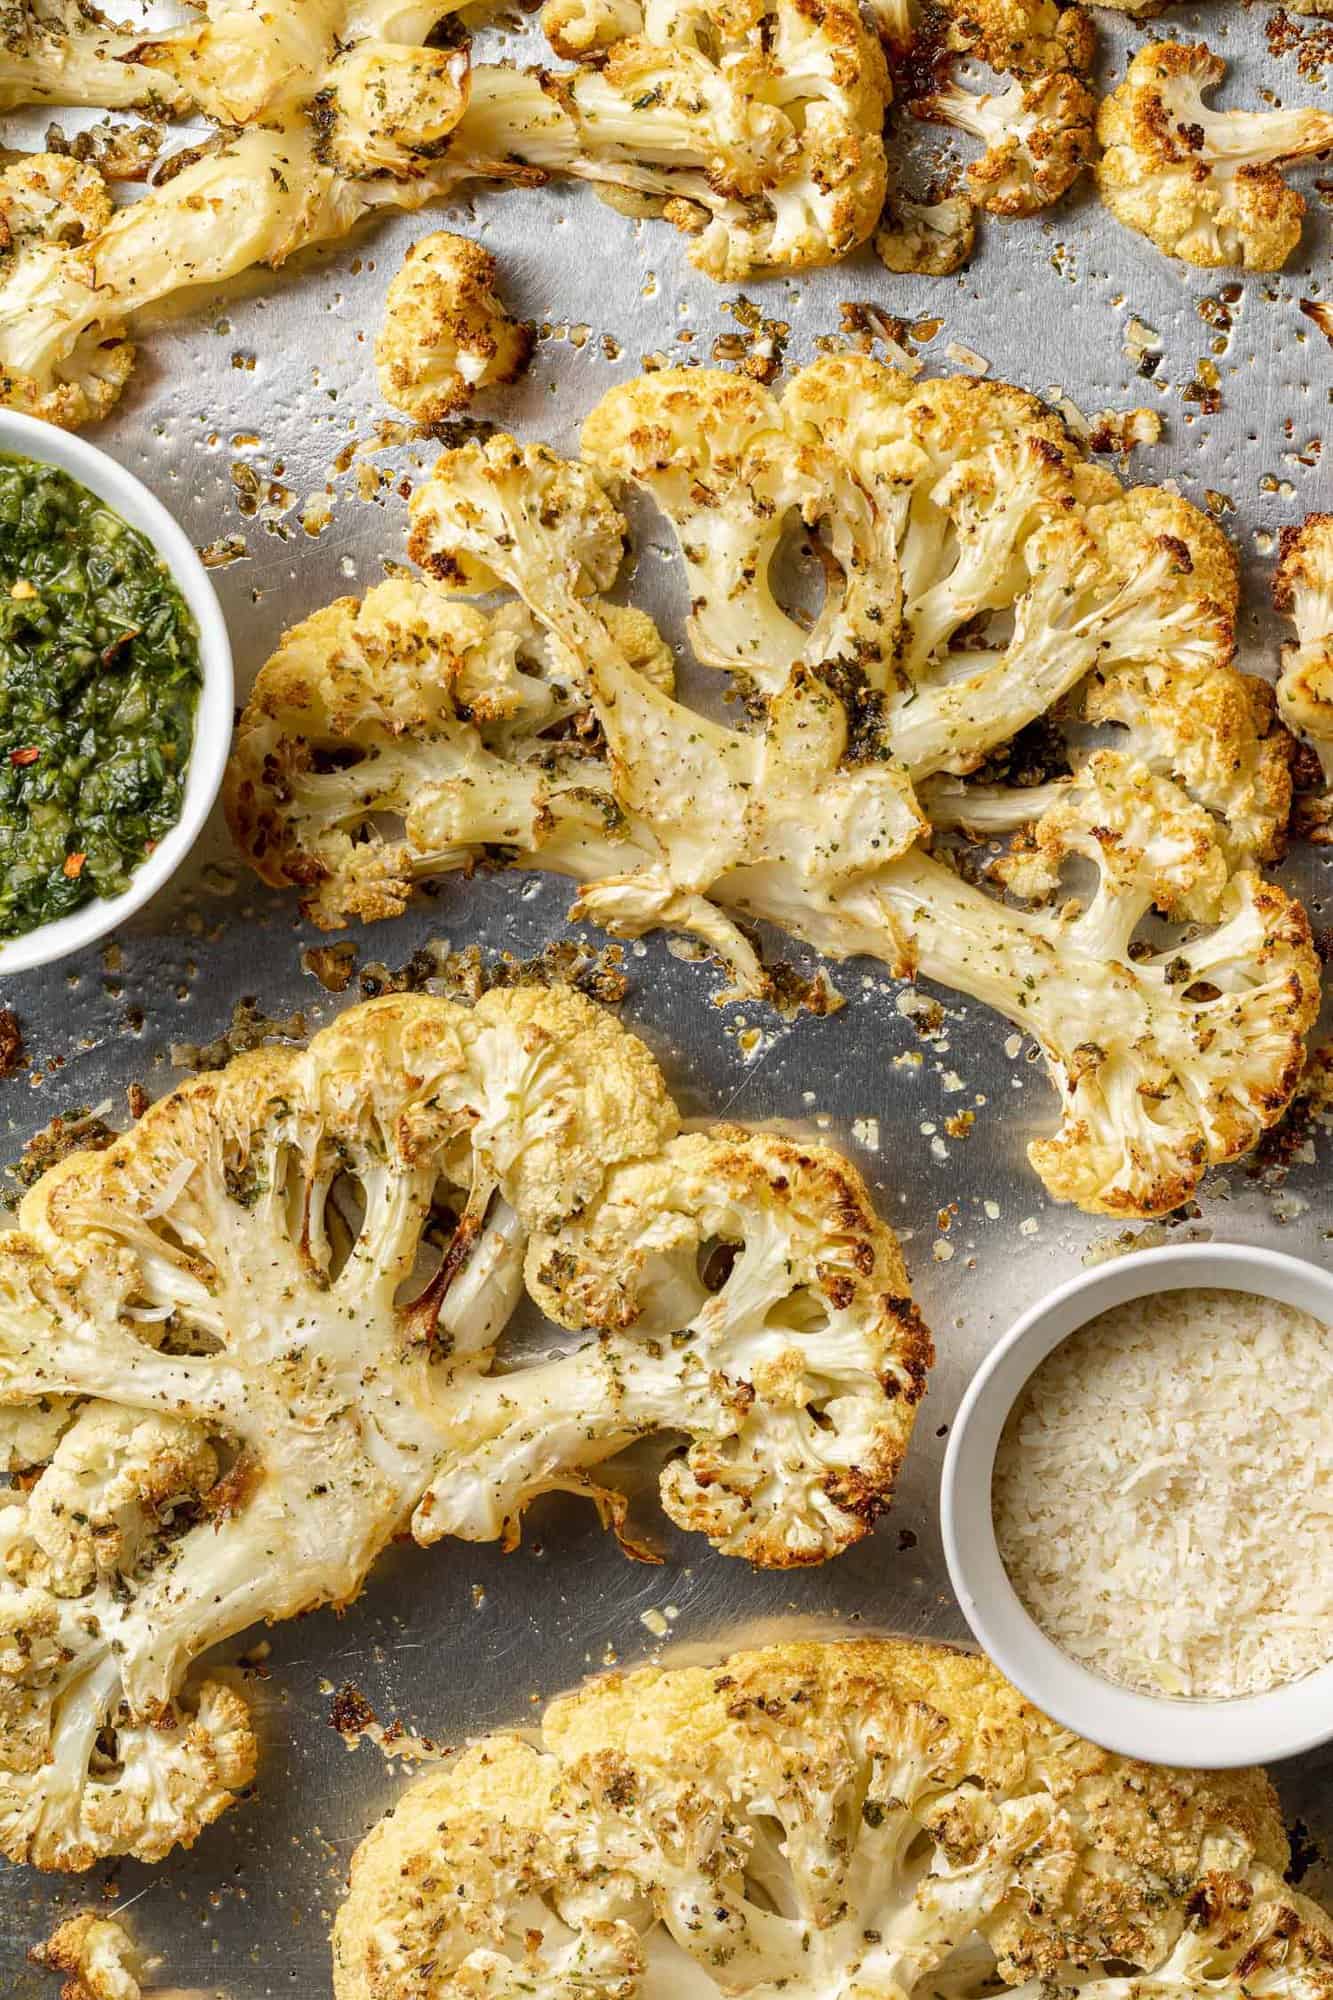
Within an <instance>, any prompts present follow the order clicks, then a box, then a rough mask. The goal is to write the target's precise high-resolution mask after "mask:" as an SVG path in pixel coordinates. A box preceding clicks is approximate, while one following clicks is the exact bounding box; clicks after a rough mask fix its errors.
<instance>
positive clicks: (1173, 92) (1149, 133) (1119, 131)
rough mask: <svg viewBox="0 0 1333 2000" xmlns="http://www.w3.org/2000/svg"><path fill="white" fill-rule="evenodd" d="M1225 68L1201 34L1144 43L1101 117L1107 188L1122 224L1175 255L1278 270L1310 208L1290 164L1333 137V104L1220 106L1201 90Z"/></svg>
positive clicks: (1103, 188) (1105, 196)
mask: <svg viewBox="0 0 1333 2000" xmlns="http://www.w3.org/2000/svg"><path fill="white" fill-rule="evenodd" d="M1226 67H1227V66H1226V64H1225V63H1224V62H1223V61H1222V58H1221V57H1220V56H1215V55H1214V54H1213V53H1212V52H1211V50H1210V49H1208V48H1207V47H1206V46H1205V45H1204V43H1202V42H1154V43H1152V44H1151V45H1150V46H1149V47H1148V48H1146V49H1141V50H1140V51H1139V53H1138V55H1136V56H1135V58H1134V60H1133V62H1132V63H1131V64H1130V66H1129V71H1128V74H1127V75H1126V77H1125V80H1124V82H1123V83H1122V84H1121V86H1120V88H1119V89H1118V90H1116V91H1113V92H1112V94H1111V95H1110V96H1109V97H1108V98H1106V99H1105V100H1104V101H1103V103H1102V108H1101V111H1100V112H1099V114H1098V118H1097V137H1098V138H1099V139H1100V141H1101V143H1102V146H1103V148H1104V149H1105V150H1104V152H1103V155H1102V158H1101V159H1100V160H1099V161H1098V163H1097V167H1096V174H1097V186H1098V188H1099V190H1100V192H1101V197H1102V200H1103V201H1104V202H1105V203H1106V206H1107V207H1108V208H1109V209H1110V211H1111V213H1112V215H1114V217H1115V218H1116V220H1117V222H1123V223H1124V225H1125V227H1126V228H1127V229H1133V230H1136V231H1137V233H1138V234H1139V235H1140V236H1146V237H1147V238H1148V239H1149V241H1150V242H1152V243H1155V244H1156V245H1157V248H1158V249H1159V250H1163V251H1165V252H1166V254H1167V256H1168V257H1179V258H1180V259H1181V260H1182V262H1184V263H1186V264H1197V265H1200V266H1203V267H1204V268H1206V269H1214V268H1222V267H1226V266H1231V265H1238V266H1240V267H1242V268H1243V269H1245V270H1247V271H1277V270H1280V269H1281V268H1282V266H1283V265H1284V264H1285V263H1286V261H1287V259H1288V257H1290V255H1291V253H1292V251H1293V250H1294V249H1295V248H1296V246H1297V244H1298V243H1299V242H1300V237H1301V224H1302V222H1303V220H1304V217H1305V198H1304V196H1303V195H1300V194H1298V193H1297V192H1296V190H1295V188H1292V187H1288V185H1287V183H1286V181H1285V180H1284V179H1283V178H1282V175H1281V173H1280V171H1279V166H1280V163H1282V162H1284V161H1290V160H1299V159H1304V158H1305V157H1306V156H1307V155H1309V154H1311V153H1320V152H1323V151H1324V149H1325V148H1326V147H1329V146H1333V113H1330V112H1327V111H1316V110H1315V109H1314V108H1313V107H1311V106H1306V107H1301V108H1297V109H1293V110H1287V111H1215V110H1213V109H1212V107H1211V106H1210V105H1207V104H1205V103H1204V101H1203V93H1204V91H1206V90H1211V89H1212V88H1213V87H1214V86H1215V85H1216V84H1218V83H1220V82H1221V80H1222V78H1223V77H1224V76H1225V75H1226Z"/></svg>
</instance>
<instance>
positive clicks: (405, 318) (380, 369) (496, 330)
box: [375, 229, 535, 425]
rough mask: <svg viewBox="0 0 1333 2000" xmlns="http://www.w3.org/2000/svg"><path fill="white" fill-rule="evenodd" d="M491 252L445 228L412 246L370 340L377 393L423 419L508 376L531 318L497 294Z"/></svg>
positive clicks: (521, 353) (528, 346) (528, 350)
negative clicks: (513, 311)
mask: <svg viewBox="0 0 1333 2000" xmlns="http://www.w3.org/2000/svg"><path fill="white" fill-rule="evenodd" d="M494 285H495V259H494V257H492V255H491V253H490V251H489V250H483V249H482V247H481V245H480V243H473V242H472V241H470V239H469V238H468V237H466V236H454V235H451V234H450V232H449V231H448V230H447V229H441V230H438V231H437V232H436V233H435V234H434V235H433V236H422V237H419V238H418V240H417V241H416V242H415V243H414V244H413V245H412V247H411V249H410V250H409V251H408V253H407V256H406V258H405V259H404V262H403V266H402V269H401V270H400V271H399V272H398V275H397V276H396V277H395V278H394V280H393V283H392V284H391V285H390V286H389V291H388V297H387V299H386V302H385V311H384V325H383V327H382V328H381V330H380V335H379V338H378V340H377V341H376V342H375V369H376V373H377V374H378V376H379V385H380V394H381V395H382V396H383V397H384V400H385V402H386V403H392V404H393V406H394V408H395V409H396V410H403V411H405V412H406V414H407V415H408V416H409V417H413V418H415V420H416V422H417V423H419V424H422V425H430V424H438V423H442V422H443V421H444V419H445V418H446V417H456V416H458V415H459V414H460V413H461V412H462V411H463V410H465V409H466V408H467V407H468V404H469V403H470V402H471V401H472V398H473V397H474V396H475V395H476V393H477V390H478V389H485V388H489V387H491V386H492V384H495V383H502V382H513V381H515V380H516V379H517V377H518V376H519V375H521V374H522V372H523V370H524V368H526V366H527V364H528V360H529V358H530V356H531V354H532V345H533V340H534V338H535V336H534V332H533V328H532V326H531V324H530V323H529V322H528V321H526V320H516V319H513V318H511V317H510V315H509V313H508V312H507V310H506V309H505V307H504V305H503V304H502V302H501V301H500V300H499V299H498V298H497V297H496V295H495V291H494V289H493V288H494Z"/></svg>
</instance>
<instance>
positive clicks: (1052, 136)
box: [914, 75, 1096, 215]
mask: <svg viewBox="0 0 1333 2000" xmlns="http://www.w3.org/2000/svg"><path fill="white" fill-rule="evenodd" d="M914 109H915V111H916V113H917V115H918V116H919V117H921V118H933V119H938V120H939V121H940V122H941V123H943V124H946V125H956V126H957V127H958V129H959V130H960V131H963V132H970V133H971V134H972V136H973V137H974V138H976V139H981V140H982V141H983V142H984V143H985V147H986V151H985V152H984V153H983V155H982V157H981V158H980V159H979V160H975V161H973V163H972V164H971V166H969V168H968V170H967V189H968V193H969V194H970V195H971V197H972V199H973V201H974V202H976V204H977V206H978V207H979V208H984V209H986V210H988V212H989V213H990V214H991V215H1035V214H1037V212H1038V211H1039V210H1040V209H1043V208H1049V207H1050V205H1051V203H1052V202H1054V201H1058V200H1059V199H1060V196H1061V195H1062V194H1064V193H1065V192H1066V190H1067V189H1068V188H1069V187H1071V186H1072V184H1073V182H1074V181H1075V180H1077V178H1078V176H1079V175H1080V174H1081V173H1082V171H1083V169H1084V167H1085V166H1086V165H1087V163H1088V161H1089V159H1090V158H1091V155H1092V126H1093V119H1094V116H1095V114H1096V100H1095V99H1094V97H1093V95H1092V93H1091V91H1090V90H1089V89H1088V88H1087V86H1086V84H1083V83H1080V82H1079V80H1078V78H1077V77H1075V76H1068V75H1063V76H1043V77H1038V78H1037V79H1036V80H1035V81H1034V82H1031V83H1024V82H1022V81H1021V80H1020V79H1018V78H1015V79H1014V80H1013V81H1012V82H1011V83H1009V84H1007V85H1006V87H1005V88H1004V89H1003V90H1001V91H999V92H996V93H994V94H986V95H983V96H978V95H977V94H976V93H975V92H974V91H971V90H964V89H962V88H961V86H959V85H956V84H955V85H953V86H951V87H950V88H949V89H947V90H940V91H936V92H935V93H934V94H933V95H931V96H929V97H923V98H921V99H919V100H918V102H917V103H916V105H915V106H914Z"/></svg>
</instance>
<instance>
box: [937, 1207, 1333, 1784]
mask: <svg viewBox="0 0 1333 2000" xmlns="http://www.w3.org/2000/svg"><path fill="white" fill-rule="evenodd" d="M1187 1286H1188V1287H1194V1286H1200V1287H1202V1286H1216V1287H1219V1288H1221V1289H1224V1290H1229V1291H1237V1292H1255V1293H1258V1294H1260V1295H1262V1296H1264V1297H1266V1298H1271V1299H1279V1300H1281V1301H1282V1302H1283V1303H1284V1304H1286V1305H1290V1306H1296V1307H1298V1308H1300V1309H1301V1310H1302V1311H1304V1312H1308V1313H1310V1314H1312V1315H1313V1317H1314V1318H1316V1319H1318V1320H1321V1321H1323V1322H1325V1323H1330V1324H1333V1276H1330V1274H1329V1273H1327V1272H1325V1271H1322V1270H1320V1269H1319V1268H1318V1267H1317V1266H1316V1265H1314V1264H1307V1263H1305V1262H1303V1261H1302V1260H1301V1259H1300V1258H1297V1257H1287V1256H1283V1255H1282V1254H1281V1253H1279V1252H1278V1251H1276V1250H1261V1249H1256V1248H1254V1247H1252V1246H1251V1245H1248V1244H1240V1243H1207V1244H1203V1243H1199V1244H1183V1245H1181V1246H1180V1247H1179V1248H1178V1249H1177V1248H1164V1249H1160V1250H1143V1251H1138V1252H1136V1253H1135V1254H1134V1255H1132V1256H1129V1257H1122V1258H1119V1259H1117V1260H1115V1261H1113V1262H1111V1263H1107V1264H1103V1265H1101V1266H1100V1267H1099V1268H1097V1269H1096V1270H1093V1271H1089V1272H1087V1273H1086V1274H1084V1275H1082V1276H1080V1277H1077V1278H1074V1279H1071V1281H1070V1282H1069V1283H1068V1284H1067V1285H1061V1286H1060V1288H1059V1290H1058V1291H1055V1292H1052V1293H1051V1294H1050V1295H1049V1296H1048V1297H1047V1298H1044V1299H1042V1300H1040V1301H1039V1303H1038V1304H1036V1305H1034V1306H1032V1307H1030V1308H1029V1310H1028V1311H1027V1312H1025V1313H1024V1314H1023V1316H1022V1318H1021V1319H1020V1320H1019V1321H1018V1322H1017V1323H1016V1325H1014V1326H1013V1327H1011V1328H1010V1330H1009V1332H1008V1333H1007V1334H1006V1335H1005V1336H1004V1338H1003V1339H1002V1340H1001V1341H1000V1343H999V1345H998V1346H997V1347H996V1348H994V1350H993V1351H992V1352H991V1353H990V1354H989V1355H988V1356H987V1358H986V1360H985V1361H984V1362H983V1363H982V1365H981V1367H980V1368H979V1369H978V1370H977V1373H976V1374H975V1376H974V1377H973V1378H972V1381H971V1383H970V1385H969V1387H968V1390H967V1394H966V1395H965V1396H964V1398H963V1402H962V1406H961V1408H960V1409H959V1412H958V1416H957V1419H956V1421H955V1423H954V1426H953V1433H952V1436H951V1437H950V1439H949V1447H948V1450H947V1452H946V1454H945V1460H944V1474H943V1482H942V1488H941V1495H940V1512H941V1521H942V1527H943V1532H944V1552H945V1556H946V1559H947V1561H948V1564H949V1575H950V1577H951V1579H952V1581H953V1587H954V1591H955V1593H956V1595H957V1598H958V1602H959V1604H960V1606H961V1607H962V1611H963V1615H964V1616H965V1617H966V1619H967V1622H968V1624H969V1625H970V1626H971V1627H972V1630H973V1632H974V1633H975V1634H976V1636H977V1639H978V1641H979V1642H980V1644H981V1645H982V1646H983V1647H984V1648H985V1650H986V1652H987V1653H989V1655H990V1657H991V1658H992V1660H994V1662H995V1664H996V1666H997V1667H998V1668H999V1669H1000V1671H1001V1673H1003V1674H1004V1675H1006V1677H1007V1678H1008V1679H1009V1680H1011V1681H1012V1682H1013V1684H1014V1686H1015V1687H1017V1688H1019V1689H1021V1690H1022V1692H1023V1693H1024V1694H1025V1695H1027V1697H1028V1699H1029V1700H1030V1701H1034V1702H1035V1703H1036V1704H1037V1706H1038V1707H1039V1708H1042V1709H1044V1710H1045V1711H1046V1713H1047V1714H1048V1715H1050V1716H1053V1717H1054V1719H1055V1720H1056V1721H1057V1722H1061V1723H1064V1724H1065V1726H1066V1727H1067V1728H1069V1729H1074V1730H1077V1731H1078V1733H1079V1735H1080V1736H1086V1737H1088V1738H1090V1739H1091V1741H1092V1742H1094V1743H1100V1744H1101V1745H1102V1746H1103V1747H1104V1748H1105V1749H1108V1750H1118V1751H1120V1752H1121V1753H1122V1754H1123V1755H1125V1756H1129V1757H1141V1758H1144V1759H1146V1760H1147V1761H1148V1762H1150V1763H1154V1764H1177V1765H1193V1766H1197V1767H1199V1768H1201V1769H1213V1770H1220V1769H1227V1768H1229V1767H1231V1766H1233V1765H1237V1764H1264V1763H1269V1762H1271V1761H1273V1760H1274V1759H1276V1758H1279V1757H1292V1756H1296V1755H1298V1754H1299V1753H1301V1752H1303V1751H1306V1750H1310V1749H1313V1748H1314V1747H1315V1745H1317V1744H1320V1743H1325V1742H1328V1741H1329V1740H1330V1739H1331V1738H1333V1664H1330V1665H1329V1666H1326V1667H1321V1668H1320V1669H1319V1671H1318V1672H1317V1673H1313V1674H1310V1675H1308V1676H1306V1678H1305V1679H1303V1680H1298V1681H1289V1682H1287V1683H1286V1684H1285V1685H1283V1686H1281V1687H1277V1688H1273V1689H1270V1690H1269V1691H1268V1692H1267V1693H1265V1694H1255V1695H1244V1696H1239V1697H1237V1698H1236V1699H1234V1700H1230V1701H1189V1700H1172V1699H1170V1698H1168V1697H1164V1696H1155V1695H1147V1694H1139V1693H1137V1692H1135V1691H1134V1690H1132V1689H1130V1688H1125V1687H1117V1686H1114V1685H1112V1683H1111V1682H1109V1681H1106V1680H1103V1679H1102V1677H1101V1676H1100V1675H1099V1674H1094V1673H1091V1672H1090V1671H1089V1670H1088V1668H1086V1667H1083V1666H1080V1665H1079V1664H1078V1662H1077V1661H1075V1660H1072V1659H1071V1658H1070V1657H1069V1655H1068V1654H1067V1653H1064V1652H1062V1651H1061V1650H1060V1648H1059V1647H1058V1646H1056V1645H1055V1644H1053V1642H1052V1641H1051V1640H1050V1639H1048V1638H1047V1636H1046V1634H1045V1633H1044V1632H1043V1631H1042V1630H1041V1628H1040V1626H1039V1625H1037V1624H1036V1622H1035V1621H1034V1620H1033V1619H1032V1618H1031V1617H1030V1616H1029V1614H1028V1612H1027V1611H1026V1610H1025V1609H1024V1608H1023V1605H1022V1604H1021V1602H1020V1601H1019V1598H1018V1595H1017V1593H1016V1591H1015V1590H1014V1587H1013V1585H1012V1584H1011V1583H1010V1581H1009V1578H1008V1575H1007V1573H1006V1571H1005V1568H1004V1564H1003V1563H1002V1562H1001V1560H1000V1552H999V1549H998V1547H997V1546H996V1541H995V1529H994V1526H993V1524H992V1519H991V1475H992V1471H993V1468H994V1464H995V1452H996V1448H997V1446H998V1445H999V1442H1000V1434H1001V1432H1002V1431H1003V1429H1004V1425H1005V1420H1006V1418H1007V1417H1008V1415H1009V1412H1010V1410H1011V1409H1012V1408H1013V1406H1014V1403H1015V1401H1016V1400H1017V1398H1018V1396H1019V1395H1020V1393H1021V1392H1022V1389H1023V1386H1024V1384H1025V1383H1026V1382H1027V1380H1028V1378H1029V1376H1030V1375H1031V1374H1032V1372H1033V1370H1034V1369H1035V1368H1037V1367H1038V1366H1039V1365H1040V1363H1041V1362H1042V1361H1044V1360H1045V1358H1046V1356H1047V1355H1048V1354H1049V1353H1050V1352H1051V1350H1052V1349H1053V1348H1055V1347H1058V1346H1059V1344H1060V1342H1061V1341H1062V1340H1065V1339H1067V1338H1068V1337H1069V1335H1070V1334H1071V1333H1075V1332H1076V1331H1077V1330H1078V1329H1079V1328H1080V1327H1081V1326H1085V1325H1086V1324H1087V1322H1088V1321H1089V1320H1091V1319H1095V1318H1096V1317H1097V1315H1098V1314H1099V1313H1103V1312H1106V1311H1107V1310H1108V1308H1110V1307H1112V1306H1118V1305H1123V1304H1124V1303H1125V1301H1126V1300H1128V1299H1137V1298H1143V1297H1145V1296H1146V1295H1148V1294H1150V1293H1153V1292H1165V1291H1179V1290H1181V1289H1182V1288H1184V1287H1187ZM1330 1421H1333V1418H1331V1419H1330Z"/></svg>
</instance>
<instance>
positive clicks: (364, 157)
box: [313, 42, 470, 181]
mask: <svg viewBox="0 0 1333 2000" xmlns="http://www.w3.org/2000/svg"><path fill="white" fill-rule="evenodd" d="M469 67H470V58H469V53H468V50H467V49H466V48H456V49H425V48H414V47H399V46H397V45H396V44H394V43H391V42H360V43H358V44H357V46H356V47H355V48H352V49H348V50H346V51H344V52H343V53H342V54H340V55H339V56H338V58H337V60H336V61H335V62H333V63H332V64H330V66H329V68H328V69H327V70H326V72H325V74H324V77H323V80H322V84H321V88H320V90H319V92H318V94H317V95H316V97H315V98H314V100H313V105H314V114H313V115H314V118H315V123H316V125H317V127H318V129H319V134H320V150H321V156H322V157H323V158H324V159H326V160H327V161H328V162H329V163H330V164H331V165H333V166H335V167H336V168H337V169H338V171H339V172H340V173H344V174H350V175H352V176H354V177H357V178H360V177H364V176H374V175H377V174H388V175H391V176H392V177H393V178H394V179H395V180H404V181H410V180H415V179H417V178H419V177H420V176H422V175H429V173H430V172H431V163H432V161H434V160H437V159H438V158H439V156H440V154H441V153H442V152H443V151H445V149H446V148H447V146H448V144H449V139H450V136H451V134H452V133H453V130H454V128H455V126H456V125H457V124H458V121H459V119H460V118H461V117H462V115H463V112H464V110H465V109H466V107H467V101H468V87H469V74H468V72H469Z"/></svg>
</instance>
